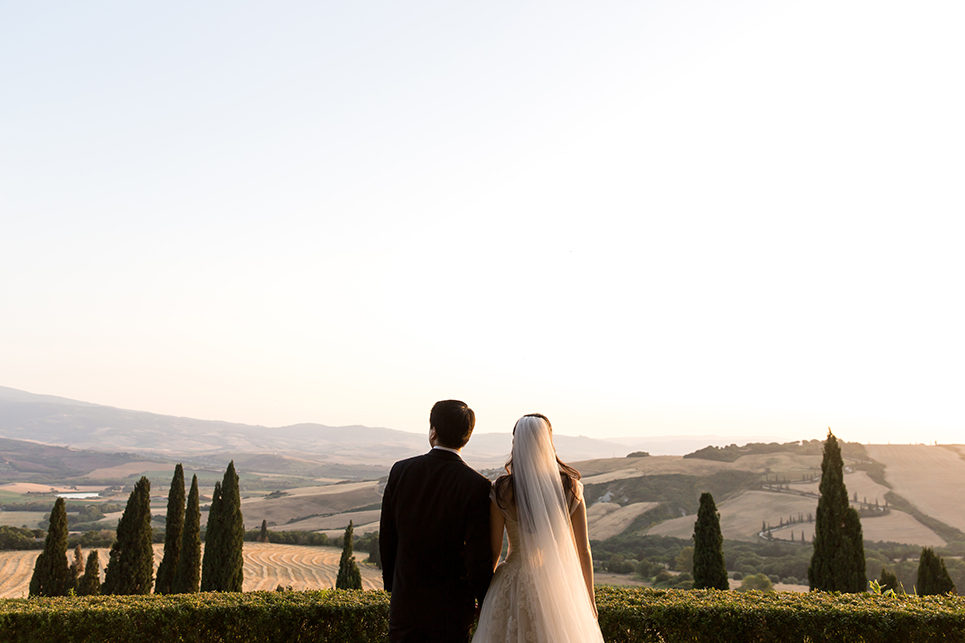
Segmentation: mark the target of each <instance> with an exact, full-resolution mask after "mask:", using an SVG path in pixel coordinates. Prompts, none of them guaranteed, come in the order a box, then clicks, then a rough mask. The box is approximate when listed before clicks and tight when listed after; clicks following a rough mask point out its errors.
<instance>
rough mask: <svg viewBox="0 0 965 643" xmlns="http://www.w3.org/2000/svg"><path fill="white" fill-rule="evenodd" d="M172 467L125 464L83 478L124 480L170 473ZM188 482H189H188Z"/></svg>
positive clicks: (157, 464)
mask: <svg viewBox="0 0 965 643" xmlns="http://www.w3.org/2000/svg"><path fill="white" fill-rule="evenodd" d="M173 469H174V467H172V466H171V465H170V464H164V463H163V462H147V461H140V462H126V463H124V464H119V465H117V466H114V467H104V468H103V469H94V470H93V471H91V472H90V473H88V474H87V475H85V476H84V477H85V478H91V479H93V480H97V479H102V480H118V479H121V478H126V477H128V476H136V475H139V474H143V473H147V472H148V471H168V472H170V471H172V470H173ZM189 482H190V481H189Z"/></svg>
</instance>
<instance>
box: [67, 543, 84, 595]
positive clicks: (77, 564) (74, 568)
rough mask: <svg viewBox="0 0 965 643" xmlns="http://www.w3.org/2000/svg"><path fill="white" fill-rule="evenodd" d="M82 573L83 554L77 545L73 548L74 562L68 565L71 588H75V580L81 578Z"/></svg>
mask: <svg viewBox="0 0 965 643" xmlns="http://www.w3.org/2000/svg"><path fill="white" fill-rule="evenodd" d="M83 573H84V552H83V551H81V548H80V545H79V544H78V545H77V546H76V547H74V560H72V561H71V563H70V585H71V587H76V586H77V579H79V578H80V577H81V575H82V574H83Z"/></svg>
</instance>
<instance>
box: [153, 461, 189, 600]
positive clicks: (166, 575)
mask: <svg viewBox="0 0 965 643" xmlns="http://www.w3.org/2000/svg"><path fill="white" fill-rule="evenodd" d="M183 529H184V469H183V468H182V467H181V463H180V462H179V463H178V464H177V466H175V467H174V477H173V478H171V488H170V489H169V490H168V511H167V518H166V519H165V521H164V556H163V558H161V564H160V565H159V566H158V568H157V578H156V579H155V581H154V593H155V594H170V593H172V591H173V590H172V587H173V585H174V573H175V571H177V568H178V557H179V556H180V555H181V532H182V530H183Z"/></svg>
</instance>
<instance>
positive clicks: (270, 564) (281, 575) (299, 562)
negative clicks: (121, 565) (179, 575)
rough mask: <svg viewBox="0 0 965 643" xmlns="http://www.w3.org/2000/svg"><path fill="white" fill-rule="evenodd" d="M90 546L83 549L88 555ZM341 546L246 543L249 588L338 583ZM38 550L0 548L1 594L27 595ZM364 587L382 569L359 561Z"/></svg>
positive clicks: (103, 553) (374, 585) (376, 584)
mask: <svg viewBox="0 0 965 643" xmlns="http://www.w3.org/2000/svg"><path fill="white" fill-rule="evenodd" d="M163 550H164V546H163V545H160V544H157V545H154V567H155V572H156V571H157V565H158V564H159V563H160V562H161V555H162V552H163ZM97 551H98V553H99V555H100V560H101V580H103V573H104V572H103V569H104V567H105V566H106V565H107V556H108V553H109V550H107V549H98V550H97ZM88 553H89V550H85V551H84V557H85V559H86V557H87V554H88ZM341 553H342V550H341V549H340V548H338V547H300V546H298V545H275V544H269V543H251V542H247V543H245V548H244V560H245V563H244V564H245V567H244V572H245V580H244V590H245V591H246V592H250V591H254V590H260V589H266V590H272V589H275V588H276V587H278V585H283V586H285V587H287V586H289V585H291V587H292V588H293V589H324V588H330V587H334V586H335V577H336V576H337V575H338V560H339V557H340V556H341ZM39 554H40V551H39V550H31V551H3V552H0V598H18V597H23V596H26V595H27V590H28V588H29V585H30V576H31V575H32V574H33V567H34V563H35V562H36V560H37V556H38V555H39ZM367 557H368V554H367V553H365V552H356V555H355V560H357V561H363V560H365V559H366V558H367ZM359 569H360V570H361V572H362V587H363V588H364V589H382V572H381V571H380V570H378V569H376V568H375V567H374V566H372V565H368V564H364V563H360V564H359Z"/></svg>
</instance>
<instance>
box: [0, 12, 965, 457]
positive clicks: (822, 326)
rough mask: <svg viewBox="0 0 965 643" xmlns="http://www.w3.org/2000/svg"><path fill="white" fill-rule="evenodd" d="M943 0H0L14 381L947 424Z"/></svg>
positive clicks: (953, 177)
mask: <svg viewBox="0 0 965 643" xmlns="http://www.w3.org/2000/svg"><path fill="white" fill-rule="evenodd" d="M963 31H965V5H963V4H962V3H961V2H958V1H955V2H927V3H920V2H916V3H913V2H901V3H894V2H881V1H878V0H876V1H874V2H847V1H845V2H841V1H835V2H815V1H813V0H809V1H807V2H763V1H762V2H726V3H723V2H680V1H666V2H614V3H604V4H600V3H588V2H580V3H561V2H555V3H539V4H535V3H519V2H511V3H510V2H486V3H452V2H437V3H425V2H366V3H359V2H345V3H336V2H285V3H279V2H262V3H243V2H233V3H184V2H165V3H160V4H158V3H130V2H82V3H77V2H61V3H57V2H42V3H38V2H26V3H5V4H3V5H0V97H2V100H0V217H2V224H3V225H2V228H0V279H2V281H0V302H2V310H0V338H2V339H0V341H2V344H0V350H2V355H0V385H6V386H11V387H15V388H22V389H26V390H30V391H33V392H38V393H49V394H55V395H63V396H67V397H73V398H79V399H83V400H88V401H93V402H100V403H105V404H111V405H114V406H122V407H130V408H137V409H143V410H149V411H156V412H161V413H169V414H176V415H186V416H193V417H202V418H212V419H226V420H234V421H241V422H249V423H264V424H269V425H280V424H289V423H295V422H304V421H315V422H321V423H326V424H354V423H360V424H368V425H380V426H390V427H395V428H401V429H407V430H416V431H421V430H424V429H425V427H426V423H427V415H428V409H429V406H430V405H431V403H432V402H433V401H435V400H437V399H441V398H447V397H457V398H462V399H465V400H466V401H467V402H469V403H470V405H472V406H473V407H474V408H475V409H476V411H477V413H478V417H479V425H478V430H480V431H507V430H509V429H510V428H511V426H512V423H513V421H514V420H515V419H516V418H517V417H518V416H519V415H521V414H522V413H525V412H528V411H532V410H538V411H542V412H544V413H546V414H547V415H549V417H550V418H551V419H552V420H553V421H554V425H555V427H556V430H557V431H559V432H560V433H567V434H584V435H591V436H598V437H604V436H616V435H628V434H639V435H666V434H711V433H715V434H725V435H735V436H737V435H740V436H746V435H767V436H778V437H785V438H786V439H788V440H790V439H798V438H821V437H823V435H824V432H825V430H826V427H827V426H829V425H830V426H831V427H832V429H833V430H834V431H835V433H836V434H838V435H839V437H842V438H844V439H847V440H861V441H877V442H885V441H892V442H909V441H914V442H918V441H927V442H930V441H932V440H938V441H958V442H962V441H965V431H963V429H965V404H963V400H962V391H963V390H965V372H963V369H965V339H963V335H965V303H963V295H962V290H963V288H962V278H963V275H965V253H963V250H962V246H963V242H965V235H963V232H965V224H963V215H965V207H963V206H965V185H963V177H965V117H963V114H965V83H963V82H962V64H963V61H965V39H963V38H962V33H963Z"/></svg>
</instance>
